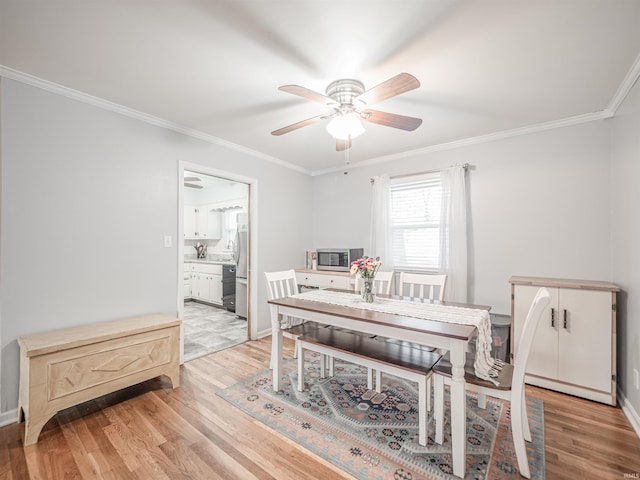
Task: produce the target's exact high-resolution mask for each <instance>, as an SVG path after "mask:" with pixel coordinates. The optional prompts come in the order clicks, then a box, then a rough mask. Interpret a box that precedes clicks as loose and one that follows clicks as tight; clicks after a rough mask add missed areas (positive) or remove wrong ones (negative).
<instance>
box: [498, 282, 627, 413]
mask: <svg viewBox="0 0 640 480" xmlns="http://www.w3.org/2000/svg"><path fill="white" fill-rule="evenodd" d="M509 282H510V283H511V317H512V319H513V321H512V324H511V351H512V352H514V354H515V355H517V353H518V350H517V348H518V343H519V340H520V336H521V334H522V329H523V325H524V321H525V318H526V316H527V312H528V311H529V307H530V306H531V303H532V301H533V298H534V297H535V294H536V292H537V291H538V289H539V288H540V287H546V288H547V289H548V290H549V292H550V293H551V302H550V304H549V306H547V308H546V309H545V310H544V312H543V313H542V318H541V319H540V323H539V325H538V329H537V330H536V334H535V337H534V339H533V344H532V347H531V353H530V354H529V360H528V362H527V370H526V372H527V375H526V378H525V381H526V383H528V384H531V385H537V386H539V387H543V388H549V389H551V390H556V391H560V392H564V393H568V394H571V395H576V396H579V397H583V398H587V399H590V400H595V401H598V402H601V403H607V404H609V405H616V292H618V291H619V290H620V289H619V287H617V286H616V285H613V284H611V283H608V282H598V281H585V280H568V279H557V278H541V277H518V276H515V277H511V279H510V280H509Z"/></svg>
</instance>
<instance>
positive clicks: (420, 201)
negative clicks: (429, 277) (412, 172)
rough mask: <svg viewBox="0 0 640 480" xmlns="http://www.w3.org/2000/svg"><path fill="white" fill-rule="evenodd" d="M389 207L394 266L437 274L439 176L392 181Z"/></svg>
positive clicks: (439, 211) (439, 236) (439, 245)
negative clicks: (435, 272)
mask: <svg viewBox="0 0 640 480" xmlns="http://www.w3.org/2000/svg"><path fill="white" fill-rule="evenodd" d="M389 203H390V223H391V253H392V255H393V262H394V263H393V264H394V266H395V267H396V268H400V269H406V270H427V271H438V270H439V269H440V266H441V260H440V255H441V253H440V252H441V242H442V218H441V217H442V183H441V179H440V174H439V173H433V174H428V175H422V176H420V177H414V178H412V179H406V178H403V179H397V180H396V181H393V182H392V183H391V188H390V202H389Z"/></svg>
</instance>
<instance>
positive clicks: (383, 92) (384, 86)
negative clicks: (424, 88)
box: [355, 73, 420, 105]
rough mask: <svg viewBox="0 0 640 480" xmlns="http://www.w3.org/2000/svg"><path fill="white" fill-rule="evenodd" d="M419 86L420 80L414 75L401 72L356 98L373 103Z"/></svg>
mask: <svg viewBox="0 0 640 480" xmlns="http://www.w3.org/2000/svg"><path fill="white" fill-rule="evenodd" d="M419 86H420V82H419V81H418V79H417V78H416V77H414V76H413V75H411V74H409V73H399V74H398V75H396V76H395V77H392V78H390V79H389V80H387V81H385V82H382V83H381V84H380V85H376V86H375V87H372V88H370V89H369V90H367V91H366V92H364V93H362V94H361V95H359V96H357V97H356V98H355V100H356V101H361V102H364V103H365V104H367V105H371V104H374V103H378V102H381V101H383V100H386V99H387V98H391V97H395V96H396V95H400V94H401V93H405V92H408V91H410V90H414V89H416V88H418V87H419Z"/></svg>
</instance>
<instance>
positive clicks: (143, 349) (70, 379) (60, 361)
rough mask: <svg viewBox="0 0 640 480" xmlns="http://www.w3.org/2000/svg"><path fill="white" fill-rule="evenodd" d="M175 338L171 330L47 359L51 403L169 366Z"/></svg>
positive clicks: (119, 340)
mask: <svg viewBox="0 0 640 480" xmlns="http://www.w3.org/2000/svg"><path fill="white" fill-rule="evenodd" d="M174 335H175V333H174ZM172 336H173V335H172V332H170V331H169V330H161V331H158V332H153V333H151V334H141V335H134V336H132V337H127V338H121V339H117V340H111V341H108V342H104V343H99V344H96V345H90V346H86V347H81V348H78V349H73V350H69V351H67V352H58V353H55V354H52V355H50V356H49V357H50V358H48V359H47V358H43V359H42V360H43V361H44V362H46V365H47V372H48V373H47V377H48V378H47V386H48V399H49V401H51V400H55V399H58V398H61V397H64V396H66V395H70V394H73V393H76V392H79V391H82V390H86V389H91V388H93V387H96V386H98V385H102V384H105V383H109V382H111V381H114V380H117V379H120V378H123V377H127V376H129V375H133V374H136V373H139V372H142V371H144V370H148V369H151V368H154V367H158V366H161V365H166V364H168V363H169V362H170V360H171V342H172Z"/></svg>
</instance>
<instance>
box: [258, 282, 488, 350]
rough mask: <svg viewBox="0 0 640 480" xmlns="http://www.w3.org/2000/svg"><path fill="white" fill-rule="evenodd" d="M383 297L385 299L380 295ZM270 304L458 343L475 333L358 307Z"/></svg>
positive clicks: (301, 302)
mask: <svg viewBox="0 0 640 480" xmlns="http://www.w3.org/2000/svg"><path fill="white" fill-rule="evenodd" d="M331 290H332V291H340V292H344V293H350V294H353V295H358V294H357V293H354V292H353V291H351V290H337V289H331ZM381 296H382V295H381ZM387 298H400V297H387ZM269 303H270V304H273V305H278V306H281V307H291V308H295V309H298V310H305V311H309V312H315V313H323V314H328V315H334V316H338V317H343V318H350V319H353V320H357V321H364V322H369V323H374V324H379V325H383V326H388V327H393V328H401V329H405V330H413V331H416V332H420V333H431V334H435V335H439V336H443V337H449V338H458V339H467V340H468V339H470V338H471V337H472V336H473V335H474V333H475V332H476V327H475V326H473V325H462V324H457V323H447V322H440V321H436V320H426V319H422V318H416V317H409V316H406V315H398V314H391V313H383V312H376V311H372V310H365V309H361V308H355V307H344V306H341V305H334V304H331V303H324V302H318V301H315V300H305V299H302V298H292V297H284V298H278V299H274V300H269ZM422 303H432V304H435V305H444V306H452V307H464V308H473V309H479V310H486V311H489V310H490V309H491V307H487V306H483V305H472V304H464V303H452V302H431V301H425V302H422Z"/></svg>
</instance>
